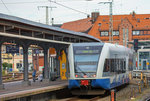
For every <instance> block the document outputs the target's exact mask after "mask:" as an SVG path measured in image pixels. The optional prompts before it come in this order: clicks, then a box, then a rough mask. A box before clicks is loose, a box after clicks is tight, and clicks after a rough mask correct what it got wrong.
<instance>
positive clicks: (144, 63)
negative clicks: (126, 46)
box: [141, 59, 148, 70]
mask: <svg viewBox="0 0 150 101" xmlns="http://www.w3.org/2000/svg"><path fill="white" fill-rule="evenodd" d="M141 62H142V63H141V65H142V70H147V69H148V65H147V62H148V61H147V59H141Z"/></svg>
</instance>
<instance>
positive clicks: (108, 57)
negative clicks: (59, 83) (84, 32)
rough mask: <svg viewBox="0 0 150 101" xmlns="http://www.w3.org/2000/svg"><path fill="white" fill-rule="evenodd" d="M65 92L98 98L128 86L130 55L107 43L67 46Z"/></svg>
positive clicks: (130, 68)
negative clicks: (116, 88)
mask: <svg viewBox="0 0 150 101" xmlns="http://www.w3.org/2000/svg"><path fill="white" fill-rule="evenodd" d="M68 60H69V67H70V77H69V86H68V87H69V89H70V90H71V92H72V94H74V95H98V94H103V93H104V92H105V91H107V90H111V89H113V88H115V87H118V86H121V85H123V84H127V83H129V76H128V74H129V72H130V71H131V70H132V68H133V67H132V66H133V51H132V50H131V49H128V48H126V47H124V46H120V45H113V44H109V43H75V44H71V45H70V46H69V50H68Z"/></svg>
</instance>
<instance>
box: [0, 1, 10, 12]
mask: <svg viewBox="0 0 150 101" xmlns="http://www.w3.org/2000/svg"><path fill="white" fill-rule="evenodd" d="M1 1H2V3H3V5H4V6H5V8H6V9H7V11H8V12H9V13H11V11H10V10H9V9H8V7H7V6H6V4H5V3H4V2H3V0H1ZM11 14H12V13H11Z"/></svg>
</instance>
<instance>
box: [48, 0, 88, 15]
mask: <svg viewBox="0 0 150 101" xmlns="http://www.w3.org/2000/svg"><path fill="white" fill-rule="evenodd" d="M49 2H52V3H55V4H57V5H60V6H62V7H65V8H68V9H71V10H73V11H76V12H79V13H82V14H85V15H89V14H87V13H85V12H82V11H79V10H76V9H74V8H71V7H68V6H65V5H63V4H60V3H58V2H56V1H51V0H49Z"/></svg>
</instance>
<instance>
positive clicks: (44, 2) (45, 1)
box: [0, 1, 48, 4]
mask: <svg viewBox="0 0 150 101" xmlns="http://www.w3.org/2000/svg"><path fill="white" fill-rule="evenodd" d="M45 2H48V1H33V2H8V3H5V4H27V3H45ZM0 4H3V3H0Z"/></svg>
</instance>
